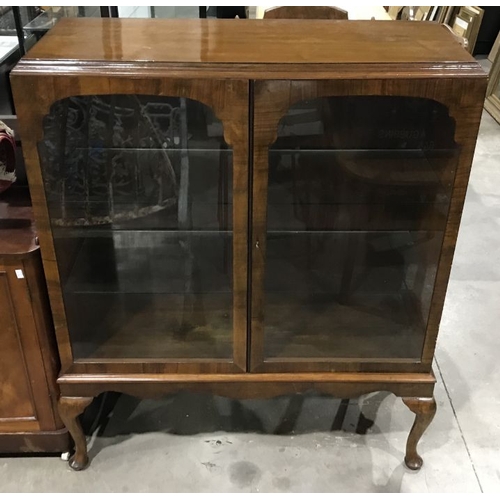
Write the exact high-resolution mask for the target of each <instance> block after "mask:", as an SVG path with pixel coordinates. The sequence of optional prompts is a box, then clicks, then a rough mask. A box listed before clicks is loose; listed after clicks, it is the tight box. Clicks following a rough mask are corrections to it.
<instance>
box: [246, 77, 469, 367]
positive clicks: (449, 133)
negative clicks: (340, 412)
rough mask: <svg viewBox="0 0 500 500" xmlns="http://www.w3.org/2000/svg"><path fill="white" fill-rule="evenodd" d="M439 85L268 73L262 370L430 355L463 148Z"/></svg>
mask: <svg viewBox="0 0 500 500" xmlns="http://www.w3.org/2000/svg"><path fill="white" fill-rule="evenodd" d="M363 85H364V88H363ZM356 86H357V87H358V90H357V89H356ZM429 88H430V89H431V90H430V92H429V94H430V95H429V94H427V95H426V94H425V92H423V91H422V93H421V94H420V95H419V94H415V92H414V89H412V88H409V87H408V85H405V83H404V82H403V83H402V84H401V88H400V89H398V86H397V84H393V88H391V89H388V88H384V86H383V85H381V84H380V83H374V84H373V89H369V88H368V84H366V83H359V82H355V83H353V85H352V87H351V88H349V87H348V85H347V84H346V82H342V83H338V82H285V83H281V82H257V83H256V90H255V120H254V121H255V136H254V178H253V186H254V190H253V193H254V197H253V207H254V208H253V247H252V255H253V257H252V263H253V290H252V296H253V300H252V344H251V345H252V347H251V352H252V368H253V369H254V370H256V371H261V370H263V371H267V370H278V369H280V370H285V371H289V370H306V371H307V370H315V369H317V368H321V369H350V370H356V369H358V368H359V366H361V364H364V366H365V368H366V367H367V366H370V367H371V369H374V370H377V366H382V365H384V366H385V369H386V370H387V369H388V370H405V369H408V368H409V367H410V366H415V364H418V363H419V362H420V361H421V357H422V352H423V346H424V342H425V338H426V332H427V326H428V321H429V313H430V309H431V305H432V300H433V294H434V288H435V283H436V276H437V272H438V267H439V263H440V257H441V251H442V247H443V242H444V237H445V232H446V227H447V220H448V214H449V209H450V203H451V199H452V193H453V186H454V182H455V175H456V172H457V165H458V158H459V151H460V144H458V143H457V142H456V140H455V128H456V123H455V119H454V117H453V116H451V115H450V109H449V107H448V106H447V105H446V104H444V103H443V102H440V101H439V99H436V97H437V95H436V94H438V95H439V93H440V92H441V91H440V87H439V84H434V85H431V86H430V87H429ZM343 94H345V95H343ZM269 96H273V100H272V101H271V100H270V97H269ZM379 369H380V368H379Z"/></svg>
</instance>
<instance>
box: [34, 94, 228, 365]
mask: <svg viewBox="0 0 500 500" xmlns="http://www.w3.org/2000/svg"><path fill="white" fill-rule="evenodd" d="M39 152H40V157H41V163H42V171H43V178H44V184H45V190H46V196H47V202H48V208H49V213H50V219H51V224H52V231H53V235H54V244H55V250H56V255H57V261H58V266H59V274H60V278H61V285H62V292H63V298H64V305H65V309H66V317H67V320H68V327H69V333H70V337H71V341H72V345H73V353H74V355H75V358H77V359H82V358H168V359H182V358H188V359H194V358H224V359H230V358H232V189H231V186H232V152H231V150H230V149H229V148H228V147H227V146H226V144H225V142H224V139H223V129H222V124H221V122H220V121H219V120H218V119H217V118H216V117H215V116H214V114H213V112H212V111H211V110H210V109H209V108H207V107H206V106H204V105H203V104H201V103H199V102H197V101H193V100H189V99H183V98H175V97H158V96H156V97H152V96H136V95H133V96H132V95H110V96H83V97H71V98H68V99H64V100H61V101H58V102H57V103H55V104H54V105H53V106H52V108H51V112H50V114H49V115H48V116H46V117H45V120H44V140H43V141H42V142H40V144H39Z"/></svg>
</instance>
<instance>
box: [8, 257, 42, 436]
mask: <svg viewBox="0 0 500 500" xmlns="http://www.w3.org/2000/svg"><path fill="white" fill-rule="evenodd" d="M14 300H16V298H15V297H14V296H13V295H12V294H11V292H10V288H9V276H8V273H7V270H5V269H3V268H2V266H1V265H0V321H1V327H0V346H1V347H0V349H1V355H0V429H3V428H6V427H8V428H9V429H11V430H12V429H15V424H16V423H19V422H22V421H26V420H35V407H34V404H33V398H32V395H31V390H30V382H29V376H28V371H27V367H26V360H25V359H24V355H23V350H22V344H21V338H20V333H19V330H18V324H17V321H16V316H15V309H14ZM25 425H26V424H25Z"/></svg>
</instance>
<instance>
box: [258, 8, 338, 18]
mask: <svg viewBox="0 0 500 500" xmlns="http://www.w3.org/2000/svg"><path fill="white" fill-rule="evenodd" d="M264 19H347V12H346V11H345V10H342V9H339V8H338V7H325V6H323V7H313V6H305V7H271V8H269V9H266V11H265V12H264Z"/></svg>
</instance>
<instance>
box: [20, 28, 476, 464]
mask: <svg viewBox="0 0 500 500" xmlns="http://www.w3.org/2000/svg"><path fill="white" fill-rule="evenodd" d="M11 78H12V83H13V89H14V97H15V103H16V109H17V111H18V116H19V120H20V124H21V133H22V136H23V143H24V152H25V159H26V164H27V171H28V178H29V183H30V188H31V192H32V196H33V201H34V208H35V216H36V221H37V226H38V228H39V234H40V245H41V250H42V258H43V265H44V269H45V274H46V276H47V281H48V286H49V295H50V301H51V306H52V311H53V316H54V322H55V328H56V334H57V342H58V347H59V353H60V357H61V362H62V370H61V374H60V376H59V378H58V383H59V386H60V389H61V399H60V402H59V410H60V413H61V417H62V419H63V421H64V422H65V423H66V425H67V427H68V428H69V430H70V431H71V434H72V436H73V438H74V441H75V445H76V452H75V455H74V456H73V457H72V459H71V461H70V465H71V467H72V468H73V469H76V470H79V469H82V468H85V467H86V466H87V464H88V455H87V449H86V443H85V437H84V435H83V433H82V430H81V427H80V425H79V422H78V416H79V415H80V414H81V413H82V412H83V411H84V409H85V408H86V407H87V406H88V405H89V404H90V402H91V401H92V399H93V398H94V397H95V396H97V395H98V394H100V393H102V392H103V391H109V390H112V391H118V392H125V393H129V394H133V395H137V396H140V397H145V398H147V397H155V396H159V395H162V394H165V393H167V392H171V391H178V390H186V389H187V390H192V391H210V392H214V393H217V394H221V395H225V396H229V397H235V398H252V397H254V398H262V397H274V396H278V395H281V394H286V393H290V392H292V393H293V392H302V391H307V390H315V391H319V392H322V393H327V394H332V395H335V396H339V397H356V396H359V395H361V394H363V393H368V392H373V391H379V390H384V391H392V392H393V393H395V394H396V395H397V396H399V397H402V398H403V401H404V402H405V404H406V405H407V406H408V407H409V409H410V410H411V411H412V412H414V413H415V414H416V417H415V424H414V426H413V428H412V430H411V432H410V435H409V439H408V445H407V449H406V458H405V461H406V464H407V465H408V467H410V468H412V469H419V468H420V467H421V465H422V459H421V458H420V456H419V455H418V453H417V443H418V441H419V439H420V437H421V436H422V434H423V432H424V431H425V429H426V427H427V426H428V425H429V423H430V422H431V420H432V418H433V416H434V412H435V410H436V403H435V401H434V398H433V388H434V384H435V377H434V375H433V373H432V360H433V355H434V347H435V343H436V339H437V334H438V328H439V322H440V318H441V312H442V308H443V303H444V299H445V294H446V287H447V282H448V277H449V273H450V268H451V263H452V258H453V252H454V248H455V242H456V238H457V233H458V227H459V222H460V217H461V212H462V207H463V203H464V198H465V193H466V189H467V183H468V178H469V172H470V167H471V163H472V158H473V153H474V147H475V142H476V137H477V133H478V128H479V121H480V117H481V111H482V106H483V100H484V94H485V89H486V75H485V73H484V72H483V71H482V69H481V68H480V66H479V65H478V64H477V63H476V61H475V60H474V59H473V58H472V57H471V56H470V55H469V54H468V53H467V52H466V51H465V50H464V49H463V48H462V47H461V46H460V45H459V44H458V43H457V42H456V40H455V38H454V37H453V35H452V34H451V33H450V32H449V30H447V29H446V28H445V27H443V26H440V25H437V24H434V23H412V22H398V23H394V22H391V21H389V22H385V21H377V22H370V21H347V22H344V21H302V20H301V21H293V20H292V21H286V20H265V21H258V20H248V21H246V20H123V19H99V20H96V19H65V20H62V21H60V22H59V23H58V24H57V26H56V27H55V28H54V29H53V30H51V31H50V32H49V33H48V34H47V35H46V36H45V37H44V38H43V39H42V40H41V41H40V42H39V43H38V44H37V45H36V46H35V47H34V48H33V49H32V50H31V51H30V52H29V53H28V54H27V56H26V57H24V58H23V59H22V60H21V62H20V63H19V64H18V66H17V67H16V68H15V69H14V71H13V72H12V77H11Z"/></svg>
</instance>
